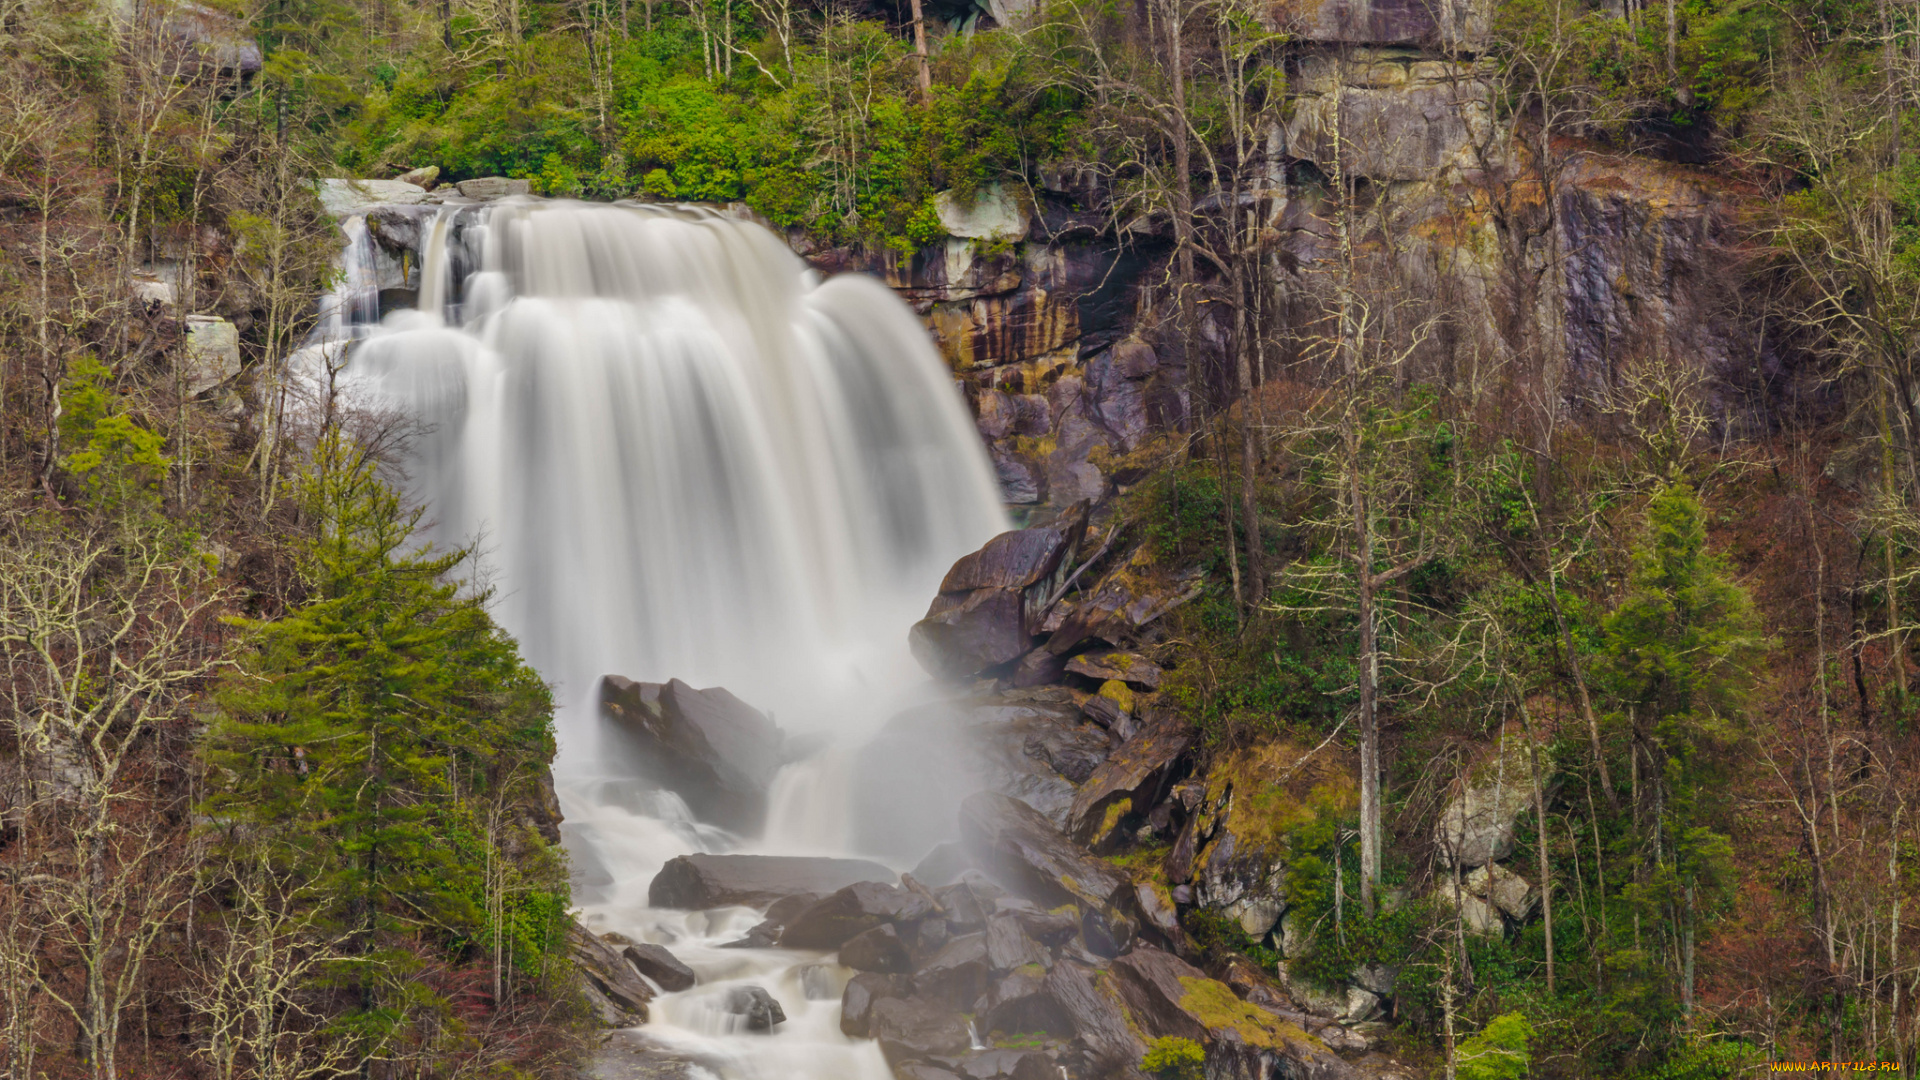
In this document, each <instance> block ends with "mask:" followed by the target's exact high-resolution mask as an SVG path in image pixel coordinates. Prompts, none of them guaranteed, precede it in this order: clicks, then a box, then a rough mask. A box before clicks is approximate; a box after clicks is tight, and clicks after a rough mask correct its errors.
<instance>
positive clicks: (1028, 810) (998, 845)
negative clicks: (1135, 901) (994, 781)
mask: <svg viewBox="0 0 1920 1080" xmlns="http://www.w3.org/2000/svg"><path fill="white" fill-rule="evenodd" d="M960 830H961V834H962V836H963V838H964V839H965V840H966V841H967V843H968V844H969V845H970V846H971V847H972V848H973V851H974V854H975V856H976V857H978V858H979V859H980V860H981V861H982V865H984V866H986V867H988V868H989V870H991V871H997V872H998V873H999V874H1000V875H1001V879H1002V880H1003V881H1005V882H1006V883H1007V884H1008V885H1010V886H1012V887H1014V888H1016V889H1017V890H1019V891H1023V892H1025V893H1026V894H1027V895H1028V896H1029V897H1030V898H1031V899H1033V900H1036V901H1038V902H1040V903H1041V904H1043V905H1045V906H1047V907H1057V906H1059V905H1061V904H1068V903H1076V904H1079V905H1080V906H1081V908H1082V930H1083V932H1090V934H1091V936H1090V938H1089V940H1088V942H1087V946H1088V947H1089V948H1092V949H1095V950H1096V951H1100V950H1101V949H1103V948H1113V949H1116V950H1124V949H1125V948H1126V946H1127V944H1128V943H1129V942H1130V941H1131V940H1132V938H1133V922H1132V920H1131V919H1130V918H1129V917H1128V915H1127V914H1126V911H1127V908H1128V907H1129V906H1130V904H1131V902H1132V884H1133V883H1132V882H1131V881H1129V880H1128V878H1127V876H1126V875H1125V874H1123V873H1121V872H1120V871H1119V870H1118V869H1117V868H1115V867H1114V866H1112V865H1110V864H1108V863H1106V862H1103V861H1101V860H1099V859H1096V858H1093V857H1092V856H1089V855H1088V854H1086V853H1085V852H1083V851H1082V850H1080V849H1079V848H1077V847H1075V846H1074V845H1073V844H1072V842H1070V841H1069V840H1068V839H1067V838H1066V837H1065V836H1064V835H1062V834H1061V832H1060V831H1059V830H1058V829H1055V828H1054V827H1053V824H1052V823H1051V822H1049V821H1048V820H1047V819H1046V818H1044V817H1042V816H1040V814H1039V813H1038V812H1036V811H1035V810H1034V809H1033V808H1032V807H1030V806H1028V805H1027V804H1025V803H1023V802H1021V801H1020V800H1018V799H1012V798H1008V797H1007V796H1005V795H1000V794H998V793H995V792H987V791H983V792H980V793H979V794H977V795H974V796H973V797H971V798H969V799H967V800H966V801H965V802H964V803H962V804H961V806H960Z"/></svg>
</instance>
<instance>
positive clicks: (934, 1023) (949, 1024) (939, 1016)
mask: <svg viewBox="0 0 1920 1080" xmlns="http://www.w3.org/2000/svg"><path fill="white" fill-rule="evenodd" d="M867 1017H868V1020H867V1030H868V1034H869V1036H870V1037H871V1038H874V1039H877V1040H878V1041H879V1043H880V1052H881V1053H882V1054H884V1055H885V1056H886V1059H887V1064H889V1065H894V1066H897V1065H899V1064H901V1063H903V1062H908V1061H924V1060H926V1059H928V1058H932V1057H948V1056H953V1055H957V1054H964V1053H966V1052H967V1050H968V1049H969V1048H971V1047H972V1045H973V1039H972V1037H971V1036H970V1035H969V1034H968V1032H967V1025H966V1021H964V1020H962V1019H961V1018H960V1014H959V1013H957V1012H955V1011H953V1010H952V1009H950V1008H947V1007H945V1006H943V1005H939V1004H936V1003H934V1002H930V1001H925V1000H923V999H920V998H917V997H915V998H897V997H886V998H880V999H879V1000H877V1001H875V1002H874V1003H873V1005H872V1007H871V1008H870V1009H868V1011H867Z"/></svg>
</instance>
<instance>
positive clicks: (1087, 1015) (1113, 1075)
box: [1042, 961, 1147, 1080]
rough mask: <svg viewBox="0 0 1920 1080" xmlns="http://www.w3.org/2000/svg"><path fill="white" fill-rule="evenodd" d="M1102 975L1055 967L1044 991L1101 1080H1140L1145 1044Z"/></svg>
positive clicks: (1078, 967)
mask: <svg viewBox="0 0 1920 1080" xmlns="http://www.w3.org/2000/svg"><path fill="white" fill-rule="evenodd" d="M1112 981H1113V979H1112V976H1111V975H1109V974H1108V973H1107V972H1103V971H1098V970H1096V969H1092V968H1087V967H1083V966H1082V965H1080V964H1078V963H1074V962H1071V961H1069V962H1065V963H1060V964H1055V965H1054V967H1053V970H1052V971H1049V972H1047V977H1046V979H1045V981H1044V982H1043V984H1042V986H1043V991H1044V993H1045V994H1046V995H1047V997H1048V999H1049V1000H1051V1001H1052V1003H1053V1005H1054V1007H1056V1008H1058V1009H1059V1010H1060V1012H1061V1014H1063V1015H1064V1016H1065V1017H1066V1018H1067V1022H1068V1023H1070V1024H1072V1025H1073V1031H1074V1039H1075V1041H1077V1042H1078V1043H1080V1045H1081V1046H1082V1047H1083V1048H1084V1049H1085V1051H1086V1054H1087V1056H1088V1057H1089V1058H1090V1059H1092V1062H1093V1064H1094V1071H1093V1073H1092V1075H1095V1076H1099V1077H1101V1078H1102V1080H1142V1076H1141V1073H1140V1069H1139V1065H1140V1059H1141V1058H1142V1057H1144V1056H1145V1055H1146V1052H1147V1044H1146V1042H1145V1041H1144V1040H1143V1039H1141V1038H1140V1036H1139V1035H1138V1034H1137V1033H1136V1031H1137V1029H1136V1027H1135V1026H1134V1024H1133V1023H1132V1022H1131V1021H1130V1020H1129V1019H1128V1017H1127V1011H1126V1008H1125V1006H1124V1005H1122V1003H1121V1000H1120V997H1119V994H1118V992H1117V991H1115V990H1114V988H1113V986H1112Z"/></svg>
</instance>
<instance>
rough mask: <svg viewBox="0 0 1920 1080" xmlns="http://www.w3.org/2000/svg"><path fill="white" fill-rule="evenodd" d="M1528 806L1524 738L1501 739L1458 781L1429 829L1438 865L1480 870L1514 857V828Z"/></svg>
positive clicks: (1529, 780)
mask: <svg viewBox="0 0 1920 1080" xmlns="http://www.w3.org/2000/svg"><path fill="white" fill-rule="evenodd" d="M1532 805H1533V770H1532V762H1531V760H1530V759H1529V757H1528V754H1527V741H1526V739H1525V738H1524V737H1523V736H1519V735H1514V734H1511V733H1509V734H1506V735H1504V736H1503V737H1502V738H1501V740H1500V743H1499V745H1498V746H1496V747H1495V748H1494V751H1493V753H1491V754H1490V755H1488V757H1487V758H1486V759H1485V760H1482V761H1480V762H1478V763H1476V764H1475V765H1474V766H1473V767H1472V768H1471V769H1469V770H1468V772H1467V775H1466V776H1465V777H1463V778H1462V780H1461V782H1460V785H1459V790H1458V791H1457V792H1456V793H1455V795H1454V797H1453V798H1452V799H1451V800H1449V801H1448V803H1447V806H1446V809H1445V810H1443V811H1441V814H1440V822H1439V824H1438V825H1436V826H1435V829H1434V844H1435V847H1436V848H1438V856H1439V859H1440V865H1442V866H1452V865H1453V864H1454V863H1456V862H1457V863H1459V864H1460V865H1461V866H1462V867H1475V866H1484V865H1486V864H1487V863H1490V862H1496V861H1498V860H1500V859H1504V858H1506V857H1507V856H1509V855H1511V854H1513V826H1514V822H1515V821H1516V820H1518V819H1519V817H1520V814H1521V813H1522V812H1523V811H1525V810H1526V809H1528V808H1529V807H1531V806H1532Z"/></svg>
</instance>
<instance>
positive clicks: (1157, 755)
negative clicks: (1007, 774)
mask: <svg viewBox="0 0 1920 1080" xmlns="http://www.w3.org/2000/svg"><path fill="white" fill-rule="evenodd" d="M1122 685H1124V684H1122ZM1195 735H1196V732H1195V731H1194V728H1193V725H1191V724H1189V723H1187V721H1186V720H1184V719H1182V718H1181V717H1179V716H1176V715H1174V714H1172V713H1161V714H1159V715H1158V716H1155V717H1153V718H1152V719H1151V720H1149V721H1148V722H1147V723H1146V725H1145V726H1143V727H1142V728H1140V730H1138V731H1136V732H1134V734H1133V737H1132V738H1130V739H1128V740H1127V741H1126V742H1125V743H1123V744H1121V746H1120V749H1118V750H1115V751H1114V752H1113V754H1112V755H1111V756H1109V757H1108V758H1107V759H1106V761H1104V762H1102V763H1101V765H1100V767H1099V768H1097V769H1095V770H1094V771H1093V775H1092V776H1089V777H1088V778H1087V781H1086V783H1084V784H1082V785H1081V787H1080V790H1079V792H1078V793H1076V794H1075V795H1074V797H1073V806H1072V807H1070V808H1069V809H1068V811H1067V829H1068V831H1069V832H1070V833H1071V834H1072V835H1074V836H1076V837H1080V838H1082V839H1083V840H1084V839H1087V838H1089V834H1090V833H1091V831H1092V830H1093V828H1094V827H1096V826H1098V825H1099V824H1100V823H1101V821H1102V818H1103V817H1104V815H1105V814H1106V813H1107V811H1108V809H1109V808H1110V807H1112V806H1114V805H1115V804H1117V803H1119V802H1120V801H1122V800H1127V801H1130V802H1131V803H1132V805H1133V807H1135V808H1136V809H1139V810H1141V811H1144V810H1146V809H1147V808H1148V807H1150V806H1152V804H1153V803H1154V802H1155V801H1157V797H1158V796H1159V794H1160V793H1161V792H1164V791H1165V790H1166V789H1167V788H1168V787H1170V786H1171V785H1172V783H1173V782H1174V781H1175V780H1177V779H1179V777H1178V776H1175V775H1174V774H1175V772H1176V771H1177V770H1179V769H1180V768H1181V765H1182V761H1181V759H1182V758H1183V757H1184V756H1185V754H1186V752H1187V750H1188V749H1189V748H1190V747H1192V746H1193V740H1194V737H1195Z"/></svg>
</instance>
